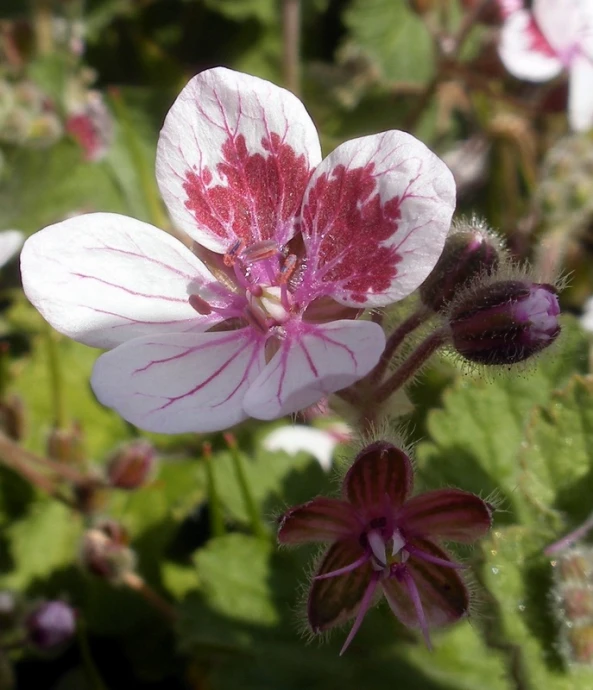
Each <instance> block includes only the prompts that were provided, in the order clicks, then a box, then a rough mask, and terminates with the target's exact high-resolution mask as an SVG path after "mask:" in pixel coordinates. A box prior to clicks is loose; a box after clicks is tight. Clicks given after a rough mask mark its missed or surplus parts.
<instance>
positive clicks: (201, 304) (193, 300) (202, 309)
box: [189, 295, 212, 316]
mask: <svg viewBox="0 0 593 690" xmlns="http://www.w3.org/2000/svg"><path fill="white" fill-rule="evenodd" d="M189 305H190V307H193V308H194V309H195V310H196V311H197V312H198V314H202V316H208V314H211V313H212V307H211V306H210V305H209V304H208V302H206V300H204V299H202V298H201V297H199V296H198V295H190V296H189Z"/></svg>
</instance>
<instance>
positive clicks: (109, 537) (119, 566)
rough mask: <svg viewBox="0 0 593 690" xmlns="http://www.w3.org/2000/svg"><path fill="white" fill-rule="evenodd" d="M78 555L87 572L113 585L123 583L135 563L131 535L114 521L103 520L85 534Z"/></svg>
mask: <svg viewBox="0 0 593 690" xmlns="http://www.w3.org/2000/svg"><path fill="white" fill-rule="evenodd" d="M79 558H80V562H81V565H82V567H83V568H84V569H85V570H86V571H88V572H89V573H92V574H93V575H96V576H97V577H100V578H101V579H103V580H107V581H108V582H110V583H111V584H114V585H115V584H120V583H121V582H122V580H123V579H124V577H125V575H127V574H128V573H130V572H132V571H133V570H134V567H135V565H136V557H135V555H134V552H133V551H132V550H131V549H130V548H129V547H128V535H127V533H126V531H125V530H124V528H123V527H122V526H121V525H120V524H119V523H117V522H115V521H114V520H103V521H101V522H100V523H98V524H97V526H96V527H94V528H92V529H89V530H87V531H86V532H85V533H84V535H83V538H82V543H81V546H80V554H79Z"/></svg>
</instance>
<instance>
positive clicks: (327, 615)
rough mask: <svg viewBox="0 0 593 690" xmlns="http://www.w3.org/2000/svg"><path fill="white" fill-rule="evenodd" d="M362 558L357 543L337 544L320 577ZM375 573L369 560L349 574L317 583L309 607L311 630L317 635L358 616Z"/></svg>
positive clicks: (348, 541) (332, 547)
mask: <svg viewBox="0 0 593 690" xmlns="http://www.w3.org/2000/svg"><path fill="white" fill-rule="evenodd" d="M361 555H362V548H361V546H360V544H359V543H358V542H357V541H355V540H352V539H351V540H347V541H339V542H336V543H335V544H333V546H331V547H330V548H329V550H328V552H327V553H326V554H325V556H324V558H323V560H322V561H321V565H320V566H319V570H318V571H317V575H323V574H324V573H330V572H333V571H334V570H339V569H340V568H344V567H346V566H348V565H350V564H351V563H354V562H355V561H356V560H357V559H359V558H360V556H361ZM373 572H374V571H373V568H372V566H371V563H370V560H369V561H367V562H366V563H364V564H363V565H361V566H360V567H359V568H357V569H356V570H353V571H351V572H349V573H347V574H346V575H338V576H336V577H330V578H328V579H326V580H313V583H312V585H311V590H310V592H309V602H308V605H307V615H308V617H309V625H310V626H311V630H312V631H313V632H314V633H316V634H317V633H320V632H323V631H324V630H329V629H330V628H333V627H334V626H335V625H340V624H341V623H343V622H344V621H347V620H348V619H349V618H353V617H354V616H356V613H357V612H358V609H359V607H360V603H361V601H362V598H363V596H364V593H365V591H366V590H367V587H368V585H369V583H370V581H371V578H372V576H373Z"/></svg>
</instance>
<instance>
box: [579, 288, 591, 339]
mask: <svg viewBox="0 0 593 690" xmlns="http://www.w3.org/2000/svg"><path fill="white" fill-rule="evenodd" d="M581 326H582V327H583V328H584V329H585V330H586V331H591V332H592V333H593V297H589V299H588V300H587V301H586V302H585V304H584V305H583V315H582V316H581Z"/></svg>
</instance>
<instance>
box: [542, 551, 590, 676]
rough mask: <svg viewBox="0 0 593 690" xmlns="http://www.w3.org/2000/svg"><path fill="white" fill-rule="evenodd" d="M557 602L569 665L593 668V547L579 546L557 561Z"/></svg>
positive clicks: (562, 648) (562, 642) (562, 643)
mask: <svg viewBox="0 0 593 690" xmlns="http://www.w3.org/2000/svg"><path fill="white" fill-rule="evenodd" d="M554 566H555V567H554V589H553V599H552V600H553V602H554V605H555V609H556V615H557V618H558V621H559V623H560V637H561V640H560V641H561V645H560V649H561V651H562V653H563V655H564V656H565V658H566V660H567V661H568V662H569V663H573V664H586V665H587V666H591V665H593V548H591V547H589V546H578V547H573V548H569V549H567V550H566V551H564V552H563V553H562V554H560V555H559V556H558V558H557V560H556V561H555V562H554Z"/></svg>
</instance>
